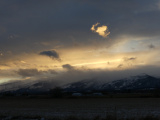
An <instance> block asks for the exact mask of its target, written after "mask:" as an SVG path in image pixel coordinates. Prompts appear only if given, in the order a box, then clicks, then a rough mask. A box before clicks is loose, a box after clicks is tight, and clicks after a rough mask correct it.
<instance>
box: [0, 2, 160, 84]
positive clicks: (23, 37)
mask: <svg viewBox="0 0 160 120" xmlns="http://www.w3.org/2000/svg"><path fill="white" fill-rule="evenodd" d="M159 21H160V0H114V1H113V0H61V1H59V0H34V1H33V0H1V1H0V84H3V83H6V82H12V81H17V80H20V81H23V82H26V81H34V80H45V81H47V80H51V81H58V82H59V83H60V84H65V83H69V82H73V81H78V80H82V79H91V78H98V79H99V80H104V81H110V80H115V79H120V78H123V77H127V76H134V75H138V74H144V73H146V74H150V75H154V76H159V72H158V71H160V64H159V63H160V56H159V55H160V34H159V33H160V24H159Z"/></svg>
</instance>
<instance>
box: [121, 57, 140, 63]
mask: <svg viewBox="0 0 160 120" xmlns="http://www.w3.org/2000/svg"><path fill="white" fill-rule="evenodd" d="M136 59H137V58H136V57H129V58H128V57H124V58H123V60H124V61H125V62H127V61H134V60H136Z"/></svg>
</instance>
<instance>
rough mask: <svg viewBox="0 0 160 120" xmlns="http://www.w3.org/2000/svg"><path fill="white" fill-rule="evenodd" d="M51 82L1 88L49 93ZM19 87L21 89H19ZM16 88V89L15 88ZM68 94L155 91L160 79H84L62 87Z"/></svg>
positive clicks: (133, 77)
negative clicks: (95, 91) (106, 80)
mask: <svg viewBox="0 0 160 120" xmlns="http://www.w3.org/2000/svg"><path fill="white" fill-rule="evenodd" d="M53 84H54V83H53V82H52V83H51V81H50V82H49V81H37V82H33V83H31V84H26V85H21V86H20V83H19V82H17V83H15V82H14V83H7V84H4V85H1V86H0V88H1V89H0V91H1V92H5V91H14V92H16V93H24V92H29V93H38V92H47V91H49V90H50V89H53V88H54V87H55V86H56V85H53ZM18 85H19V87H18ZM8 86H10V87H8ZM15 86H16V87H15ZM60 87H61V88H63V89H64V91H66V92H81V91H93V90H97V91H114V90H153V89H160V78H157V77H154V76H150V75H147V74H143V75H138V76H131V77H129V78H124V79H119V80H114V81H110V82H102V81H101V80H98V79H96V78H95V79H84V80H80V81H78V82H72V83H69V84H66V85H63V86H60Z"/></svg>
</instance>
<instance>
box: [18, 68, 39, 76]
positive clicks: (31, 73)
mask: <svg viewBox="0 0 160 120" xmlns="http://www.w3.org/2000/svg"><path fill="white" fill-rule="evenodd" d="M17 73H18V74H19V75H21V76H23V77H31V76H35V75H39V74H41V72H40V71H38V70H37V69H19V70H18V71H17Z"/></svg>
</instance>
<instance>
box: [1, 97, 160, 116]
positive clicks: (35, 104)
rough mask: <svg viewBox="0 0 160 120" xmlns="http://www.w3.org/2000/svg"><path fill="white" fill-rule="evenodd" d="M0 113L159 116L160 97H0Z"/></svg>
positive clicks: (18, 114) (16, 114) (11, 114)
mask: <svg viewBox="0 0 160 120" xmlns="http://www.w3.org/2000/svg"><path fill="white" fill-rule="evenodd" d="M0 115H8V116H41V117H45V118H50V117H54V116H58V117H65V116H70V115H73V116H77V117H85V118H92V117H94V116H97V115H99V116H101V117H105V116H106V115H116V116H117V117H118V118H126V117H127V118H130V117H140V116H145V115H155V116H160V98H90V99H31V98H30V99H24V98H23V99H22V98H21V99H16V98H14V99H13V98H2V99H0Z"/></svg>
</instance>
